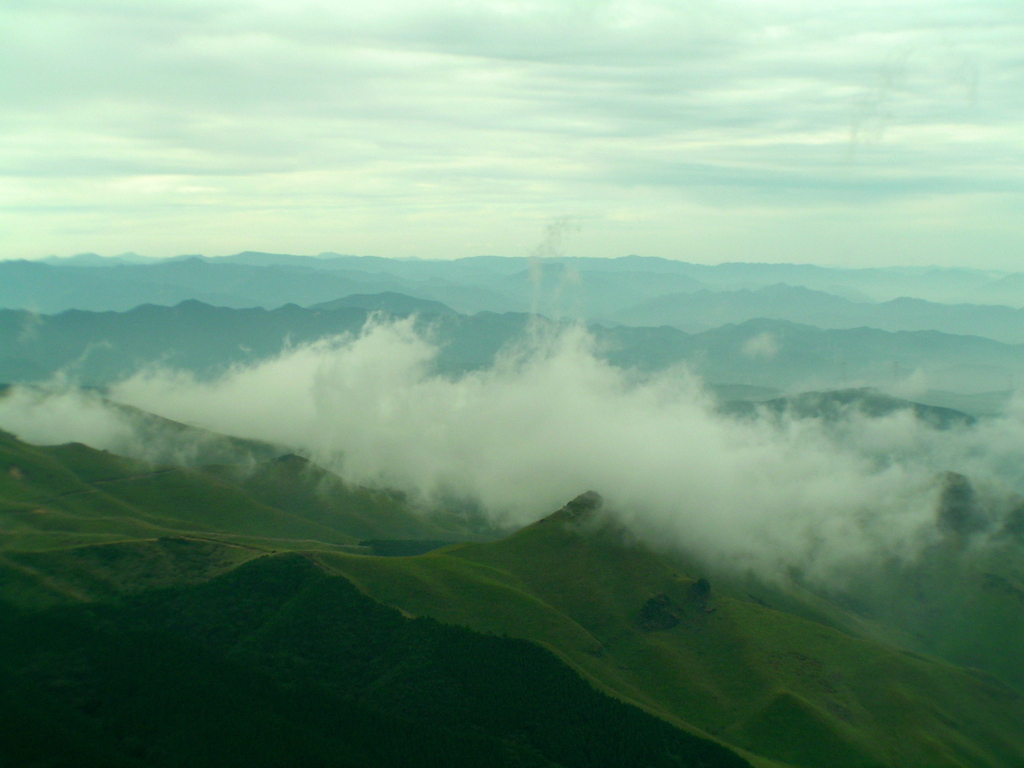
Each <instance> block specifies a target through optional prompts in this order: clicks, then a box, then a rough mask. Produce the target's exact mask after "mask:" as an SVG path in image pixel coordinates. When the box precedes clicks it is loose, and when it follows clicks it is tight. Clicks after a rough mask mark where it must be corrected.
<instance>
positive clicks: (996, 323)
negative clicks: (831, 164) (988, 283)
mask: <svg viewBox="0 0 1024 768" xmlns="http://www.w3.org/2000/svg"><path fill="white" fill-rule="evenodd" d="M755 318H766V319H771V320H788V321H790V322H794V323H802V324H805V325H813V326H816V327H818V328H859V327H867V328H878V329H881V330H884V331H941V332H943V333H954V334H959V335H973V336H984V337H986V338H989V339H995V340H997V341H1004V342H1007V343H1010V344H1019V343H1021V342H1024V309H1013V308H1011V307H1005V306H996V305H990V304H938V303H935V302H930V301H925V300H923V299H911V298H906V297H903V298H899V299H892V300H890V301H884V302H879V303H866V302H857V301H850V300H849V299H844V298H842V297H840V296H836V295H834V294H830V293H825V292H824V291H815V290H811V289H810V288H804V287H801V286H790V285H786V284H784V283H778V284H776V285H771V286H766V287H764V288H758V289H756V290H748V289H743V290H739V291H708V290H700V291H693V292H689V293H676V294H669V295H665V296H658V297H656V298H653V299H648V300H647V301H644V302H641V303H640V304H637V305H635V306H633V307H630V308H628V309H625V310H622V311H620V312H616V313H614V314H612V315H610V316H609V317H608V318H607V320H609V321H612V322H618V323H622V324H623V325H636V326H658V325H671V326H674V327H676V328H680V329H682V330H684V331H691V332H693V331H704V330H707V329H709V328H716V327H718V326H720V325H725V324H726V323H742V322H745V321H747V320H753V319H755Z"/></svg>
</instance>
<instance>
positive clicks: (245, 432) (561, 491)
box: [0, 322, 1024, 575]
mask: <svg viewBox="0 0 1024 768" xmlns="http://www.w3.org/2000/svg"><path fill="white" fill-rule="evenodd" d="M436 354H437V348H436V347H434V346H433V345H432V344H431V342H430V341H429V340H428V339H425V338H423V337H422V336H420V335H417V333H416V332H414V330H413V326H412V325H411V323H410V322H398V323H393V324H371V325H368V326H367V327H366V328H365V329H364V331H363V332H362V333H361V334H360V335H358V336H351V337H341V338H334V339H330V340H322V341H319V342H316V343H314V344H311V345H307V346H302V347H297V348H294V349H290V350H288V351H286V352H285V353H283V354H282V355H281V356H280V357H278V358H276V359H273V360H268V361H264V362H261V363H258V364H255V365H252V366H246V367H237V368H235V369H233V370H232V371H230V372H229V373H227V374H225V375H224V376H223V377H222V378H220V379H218V380H216V381H212V382H200V381H196V380H195V379H194V378H193V377H192V376H191V375H189V374H184V373H181V372H175V371H168V370H150V371H148V372H144V373H141V374H138V375H136V376H134V377H133V378H131V379H129V380H127V381H124V382H122V383H120V384H118V385H116V386H114V387H113V388H112V389H111V392H110V395H111V397H112V398H114V399H115V400H117V401H120V402H123V403H127V404H130V405H133V406H137V407H139V408H142V409H145V410H149V411H152V412H155V413H158V414H160V415H162V416H165V417H168V418H171V419H175V420H179V421H183V422H186V423H191V424H196V425H198V426H202V427H204V428H208V429H212V430H216V431H219V432H222V433H226V434H232V435H238V436H241V437H248V438H257V439H261V440H266V441H271V442H274V443H276V444H279V445H283V446H287V447H290V448H292V449H296V450H299V451H301V452H303V453H306V454H307V455H309V456H311V457H312V458H313V459H314V460H315V461H317V462H318V463H320V464H322V465H324V466H327V467H329V468H331V469H333V470H335V471H337V472H338V473H340V474H341V475H342V476H344V477H346V478H347V479H349V480H351V481H354V482H358V483H365V484H379V485H384V486H388V487H395V488H400V489H403V490H405V491H407V492H408V493H410V494H411V495H412V496H413V497H414V498H417V499H419V500H420V501H421V502H422V503H424V504H426V505H430V504H434V503H439V500H442V499H445V498H451V497H453V496H454V497H460V498H466V499H471V500H474V501H476V502H478V503H479V504H480V505H481V506H482V507H483V508H484V509H485V510H486V511H487V512H488V513H489V514H490V515H492V516H493V518H494V519H495V521H497V522H499V523H503V524H511V525H519V524H524V523H527V522H530V521H532V520H535V519H537V518H539V517H541V516H543V515H545V514H547V513H549V512H551V511H552V510H554V509H556V508H558V507H560V506H561V505H562V504H564V503H565V501H566V500H568V499H570V498H572V497H574V496H576V495H577V494H579V493H580V492H582V491H584V490H586V489H595V490H598V491H599V492H600V493H602V494H603V495H604V496H605V497H606V499H607V506H608V507H609V508H610V509H612V510H615V511H616V512H617V514H618V515H619V517H620V519H621V520H622V521H623V522H625V524H626V525H628V526H629V527H630V528H631V530H633V531H634V532H635V533H637V534H638V535H640V536H643V537H645V538H646V539H648V540H649V541H652V542H655V543H657V544H659V545H661V546H682V547H686V548H688V549H690V550H691V551H695V552H697V553H699V554H700V555H701V556H703V557H706V558H712V559H715V560H716V561H717V562H719V563H720V564H724V563H729V564H734V565H749V566H754V567H758V568H761V569H763V570H764V571H765V572H777V571H778V570H779V569H785V568H786V567H789V566H793V565H796V566H800V567H802V568H804V569H806V570H807V572H808V573H815V572H817V573H819V574H823V575H824V574H829V573H832V572H834V571H835V570H836V569H839V568H842V567H844V566H845V565H847V564H850V563H864V562H874V561H875V559H877V558H879V557H886V556H898V557H906V558H913V557H915V556H916V554H917V553H918V552H920V551H921V549H922V547H924V546H925V545H927V544H928V543H930V542H933V541H934V540H935V539H936V538H937V537H938V536H940V535H941V532H940V530H939V529H938V528H937V526H936V509H937V506H938V499H939V496H940V494H941V491H942V473H943V472H945V471H949V470H952V471H957V472H961V473H963V474H964V475H966V476H968V477H971V478H972V480H973V481H975V482H976V483H978V484H979V485H978V487H991V488H993V489H996V491H998V493H997V495H998V494H1002V497H1004V498H1005V497H1006V496H1007V493H1008V492H1009V491H1008V489H1013V490H1017V491H1021V490H1024V470H1022V469H1021V467H1024V455H1022V453H1024V449H1022V448H1021V446H1022V445H1024V440H1022V439H1021V437H1022V436H1024V411H1022V412H1020V413H1013V414H1011V415H1010V416H1009V417H1007V418H1006V419H1002V420H996V421H991V422H982V423H980V424H979V425H977V426H975V427H973V428H959V429H955V430H944V431H938V430H935V429H933V428H931V427H929V426H928V425H927V424H924V423H922V422H920V421H918V420H916V419H915V418H914V417H913V415H912V414H911V413H910V412H909V411H903V412H896V413H893V414H891V415H889V416H886V417H884V418H865V417H862V416H860V415H858V414H857V413H856V412H852V411H851V412H850V413H848V414H847V418H845V419H841V420H839V421H836V422H823V421H821V420H818V419H781V420H780V419H760V420H742V419H733V418H727V417H724V416H722V415H720V414H719V413H717V411H716V410H715V406H714V403H713V402H712V400H711V399H710V398H709V396H708V395H707V394H706V393H705V392H704V391H703V390H702V388H701V386H700V382H699V381H697V380H695V379H694V378H692V377H691V376H689V375H688V374H687V373H686V372H685V371H680V370H676V371H673V372H668V373H664V374H660V375H657V376H653V377H649V378H639V379H638V378H637V376H636V374H635V373H632V374H631V373H628V372H625V371H623V370H621V369H617V368H614V367H612V366H610V365H608V364H606V363H604V362H602V361H601V360H599V359H598V358H597V357H596V356H595V355H594V353H593V340H592V339H591V338H590V337H589V336H587V334H586V333H585V332H583V331H582V330H580V329H578V328H575V329H570V330H568V331H564V332H561V333H558V334H555V335H551V336H547V337H537V336H536V335H535V336H534V337H533V338H532V340H531V341H529V342H524V345H523V346H520V347H518V348H514V349H510V350H508V351H507V353H506V354H505V355H504V356H503V357H502V358H501V359H500V360H499V362H498V363H497V364H496V365H495V366H494V367H493V368H492V369H488V370H485V371H478V372H473V373H470V374H466V375H464V376H461V377H458V378H447V377H443V376H437V375H434V374H432V373H431V372H430V371H431V365H430V363H431V361H432V359H433V357H434V356H435V355H436ZM16 397H17V398H20V399H16V400H13V401H12V400H11V399H10V398H8V400H6V401H0V403H2V404H0V426H3V427H4V428H6V429H9V430H12V431H14V432H15V433H17V434H19V435H22V436H24V437H25V438H26V439H29V440H36V441H42V442H49V441H60V440H64V439H79V440H82V441H85V442H89V443H91V444H94V445H99V446H100V447H113V446H114V445H122V446H123V445H125V444H127V443H126V441H127V439H128V438H127V437H126V435H125V433H124V425H123V424H120V423H119V422H117V420H116V419H115V420H114V421H113V422H112V423H106V422H104V420H103V417H102V408H101V406H100V404H99V403H98V401H97V400H90V399H88V398H87V397H84V396H82V395H76V394H73V393H69V394H63V395H60V396H56V397H55V398H52V399H50V400H45V399H37V400H36V401H35V404H34V405H32V407H26V403H29V399H27V398H29V396H28V395H26V394H24V393H23V392H22V393H19V394H17V395H16ZM83 398H84V399H83ZM29 404H30V405H31V403H29ZM44 416H45V418H44ZM999 489H1002V490H999ZM996 491H993V493H996Z"/></svg>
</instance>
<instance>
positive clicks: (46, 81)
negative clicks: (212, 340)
mask: <svg viewBox="0 0 1024 768" xmlns="http://www.w3.org/2000/svg"><path fill="white" fill-rule="evenodd" d="M1021 94H1024V3H1021V2H1020V0H976V1H968V0H887V2H879V1H877V0H832V1H828V0H823V1H819V2H806V1H803V0H728V1H723V0H699V1H695V2H690V1H689V0H686V1H684V2H643V1H637V2H583V1H579V2H558V1H557V0H549V1H548V2H543V3H538V2H519V1H517V0H496V1H490V0H476V1H475V2H460V1H459V0H446V1H445V2H443V3H441V2H435V1H434V0H416V2H403V1H401V0H399V1H394V0H381V1H380V2H375V3H373V4H367V5H365V6H364V5H363V4H361V3H359V4H357V3H337V2H310V1H309V0H288V1H287V2H285V1H284V0H263V1H259V0H245V1H243V0H201V1H199V0H147V2H145V3H140V2H138V1H137V0H0V258H40V257H44V256H48V255H51V254H56V255H62V256H66V255H71V254H74V253H79V252H86V251H92V252H97V253H101V254H105V255H113V254H117V253H122V252H128V251H131V252H136V253H141V254H145V255H149V256H157V257H160V256H171V255H177V254H183V253H203V254H206V255H211V256H212V255H222V254H229V253H235V252H238V251H242V250H261V251H272V252H287V253H308V254H316V253H320V252H325V251H333V252H339V253H356V254H375V255H380V256H393V257H408V256H415V257H420V258H456V257H462V256H472V255H478V254H498V255H505V256H525V255H530V254H531V253H532V252H534V251H535V250H536V248H537V246H538V243H541V242H543V240H544V233H545V231H546V230H547V229H548V228H550V226H551V223H552V222H567V223H568V225H569V226H567V227H566V232H567V233H568V234H567V235H566V236H565V237H563V238H562V248H563V249H564V252H565V253H567V254H568V255H574V256H606V257H613V256H622V255H626V254H631V253H636V254H641V255H647V256H661V257H665V258H677V259H685V260H687V261H695V262H704V263H718V262H721V261H787V262H814V263H819V264H829V265H844V266H883V265H896V264H898V265H920V266H924V265H933V264H935V265H944V266H974V267H982V268H989V269H1006V270H1014V271H1016V270H1018V269H1020V268H1021V263H1022V260H1024V97H1022V95H1021Z"/></svg>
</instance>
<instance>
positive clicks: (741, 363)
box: [0, 296, 1024, 412]
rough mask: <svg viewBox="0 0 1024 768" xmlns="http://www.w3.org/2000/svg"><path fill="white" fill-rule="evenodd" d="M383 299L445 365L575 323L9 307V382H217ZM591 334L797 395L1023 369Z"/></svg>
mask: <svg viewBox="0 0 1024 768" xmlns="http://www.w3.org/2000/svg"><path fill="white" fill-rule="evenodd" d="M375 302H376V304H377V305H379V306H381V307H383V306H384V305H385V303H387V305H388V306H390V307H393V308H394V311H393V314H394V315H395V316H402V315H404V314H405V311H406V310H410V309H413V308H416V309H417V311H418V312H419V327H420V328H421V330H423V331H424V332H425V333H429V335H430V337H431V338H432V339H433V340H434V341H435V342H436V343H437V344H438V346H439V351H438V355H437V358H436V360H435V361H434V366H435V370H436V371H438V372H441V373H445V374H459V373H464V372H466V371H471V370H478V369H481V368H486V367H488V366H490V365H491V364H492V363H493V361H494V359H495V355H496V354H497V353H498V352H499V351H500V350H501V349H503V348H505V347H506V346H507V345H509V344H510V343H512V342H513V341H515V340H524V339H528V329H530V328H533V329H537V328H543V329H545V330H546V331H555V330H557V329H559V328H564V327H567V326H568V325H569V321H553V320H548V319H546V318H543V317H535V316H531V315H527V314H522V313H506V314H495V313H489V312H481V313H478V314H476V315H472V316H469V315H458V314H454V313H452V312H449V311H443V310H442V309H439V308H437V307H436V306H435V305H433V304H424V303H422V302H419V301H417V300H415V299H411V298H409V299H406V298H398V297H397V296H392V297H391V298H389V299H380V298H376V299H371V298H363V297H360V298H357V299H352V300H351V301H349V300H348V299H344V300H342V301H341V302H340V304H342V305H345V306H340V307H338V308H334V309H330V308H324V309H304V308H302V307H298V306H295V305H286V306H284V307H280V308H278V309H275V310H264V309H258V308H257V309H231V308H226V307H213V306H210V305H207V304H203V303H201V302H196V301H188V302H182V303H181V304H178V305H177V306H174V307H162V306H155V305H144V306H140V307H136V308H135V309H133V310H130V311H128V312H124V313H114V312H84V311H80V310H73V311H68V312H63V313H60V314H57V315H38V314H33V313H30V312H26V311H18V310H0V381H5V382H8V383H16V382H39V381H46V380H48V379H49V378H50V377H52V376H53V375H54V374H55V373H57V372H58V371H60V372H61V373H62V375H64V376H66V377H67V378H68V379H70V380H71V381H73V382H76V383H79V384H84V385H96V386H102V385H104V384H107V383H110V382H112V381H117V380H119V379H123V378H125V377H127V376H130V375H131V374H132V373H135V372H136V371H139V370H140V369H142V368H144V367H146V366H151V365H160V366H163V367H166V368H170V369H178V370H184V371H190V372H192V373H195V374H196V375H198V376H200V377H201V378H211V377H215V376H217V375H219V374H221V373H223V372H224V371H225V370H227V369H228V368H229V367H230V366H232V365H237V364H251V363H255V362H258V361H260V360H266V359H268V358H270V357H274V356H276V355H278V354H280V353H281V352H282V351H284V350H285V349H287V348H289V347H290V346H296V345H299V344H303V343H307V342H312V341H315V340H317V339H321V338H324V337H327V336H336V335H345V334H355V333H358V332H359V330H360V329H361V328H362V327H363V325H364V324H365V323H366V320H367V318H368V317H369V314H370V312H369V310H368V309H366V308H362V307H359V306H349V305H348V304H359V303H362V304H370V305H371V306H372V305H374V303H375ZM431 309H434V310H436V312H431V311H430V310H431ZM445 309H447V308H445ZM590 331H591V333H592V334H593V335H594V337H595V339H596V341H597V346H596V352H597V354H599V355H600V356H601V357H603V358H604V359H606V360H608V361H609V362H611V363H613V364H615V365H618V366H620V367H623V368H627V369H639V370H643V371H660V370H665V369H667V368H669V367H671V366H674V365H679V364H685V365H686V366H688V367H689V368H690V370H692V371H693V372H694V373H696V374H697V375H699V376H700V377H702V378H703V379H704V380H705V381H706V382H709V383H710V384H725V385H744V386H748V387H750V386H753V387H761V388H772V389H776V390H787V389H828V388H837V387H850V386H874V387H881V388H898V387H902V386H904V385H905V384H907V383H912V384H913V385H914V387H915V388H916V389H917V390H919V391H922V392H923V391H924V390H927V389H930V390H940V391H946V392H960V393H969V394H976V393H985V392H989V393H991V392H995V391H1003V392H1006V391H1008V390H1012V389H1013V388H1014V382H1015V381H1016V380H1019V378H1020V377H1021V376H1024V345H1010V344H1003V343H1000V342H997V341H993V340H991V339H985V338H982V337H977V336H955V335H952V334H944V333H940V332H936V331H913V332H910V331H900V332H895V333H893V332H887V331H880V330H876V329H871V328H853V329H844V330H821V329H818V328H814V327H811V326H806V325H799V324H796V323H790V322H787V321H781V320H760V319H759V320H749V321H746V322H743V323H739V324H727V325H724V326H721V327H718V328H714V329H711V330H708V331H704V332H701V333H695V334H690V333H686V332H684V331H681V330H678V329H675V328H671V327H667V326H662V327H659V328H636V327H627V326H617V327H604V326H600V325H591V326H590ZM938 404H942V403H938ZM982 405H985V404H982ZM991 405H992V404H987V405H985V407H989V406H991ZM957 407H958V406H957ZM985 412H987V411H985Z"/></svg>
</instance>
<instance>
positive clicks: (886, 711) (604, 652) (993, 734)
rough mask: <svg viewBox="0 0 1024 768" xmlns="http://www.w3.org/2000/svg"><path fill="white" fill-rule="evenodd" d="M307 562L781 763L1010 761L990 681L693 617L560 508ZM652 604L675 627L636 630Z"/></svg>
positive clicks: (1017, 738) (863, 647)
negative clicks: (554, 656)
mask: <svg viewBox="0 0 1024 768" xmlns="http://www.w3.org/2000/svg"><path fill="white" fill-rule="evenodd" d="M321 557H322V559H323V561H324V562H325V563H327V564H328V565H329V566H330V567H332V568H334V569H336V570H337V571H338V572H341V573H344V574H345V575H347V576H349V577H350V578H352V579H353V580H354V581H355V582H356V583H357V584H359V585H360V586H361V588H363V589H364V590H365V591H366V592H367V593H369V594H371V595H372V596H374V597H376V598H377V599H379V600H382V601H384V602H388V603H390V604H393V605H396V606H398V607H399V608H401V609H403V610H405V611H408V612H409V613H412V614H417V615H428V616H433V617H435V618H438V619H440V620H443V621H449V622H453V623H459V624H465V625H467V626H470V627H472V628H475V629H480V630H486V631H492V632H498V633H506V634H509V635H511V636H516V637H525V638H528V639H533V640H536V641H538V642H542V643H545V644H548V645H549V646H550V647H552V648H554V649H556V650H557V651H558V652H559V653H560V654H561V655H562V656H563V657H564V658H566V659H567V660H569V661H570V662H571V663H573V664H574V665H575V666H576V667H577V668H578V669H580V670H581V671H583V672H584V673H585V674H587V675H589V676H591V677H592V678H593V679H596V680H599V681H601V683H602V684H604V685H605V686H607V687H608V689H610V690H613V691H615V692H616V693H618V694H619V695H621V696H623V697H625V698H628V699H630V700H634V701H636V702H638V703H640V704H642V705H644V706H646V707H648V708H650V709H652V710H653V711H657V712H659V713H662V714H664V715H667V716H670V717H673V718H678V719H679V720H682V721H685V722H688V723H691V724H693V725H696V726H698V727H699V728H701V729H703V730H705V731H707V732H708V733H711V734H715V735H716V736H718V737H719V738H721V739H723V740H724V741H726V742H727V743H732V744H735V745H738V746H742V747H745V748H748V749H750V750H752V751H754V752H756V753H758V754H760V755H764V756H768V757H772V758H775V759H778V760H780V761H783V762H786V763H788V764H791V765H800V766H822V767H825V766H828V767H829V768H831V767H833V766H869V765H887V766H901V768H902V767H903V766H922V768H923V767H924V766H928V767H929V768H932V767H934V768H938V767H939V766H963V767H964V768H966V767H967V766H971V767H972V768H974V767H977V766H997V765H1007V766H1008V765H1022V764H1024V728H1022V724H1024V701H1022V699H1021V697H1020V696H1019V695H1018V694H1016V693H1015V692H1013V691H1012V690H1010V689H1009V688H1007V687H1006V686H1004V685H1002V684H1000V683H999V682H998V681H996V680H994V679H992V678H989V677H987V676H985V675H983V674H980V673H978V674H975V673H971V672H969V671H966V670H963V669H960V668H957V667H954V666H952V665H950V664H947V663H945V662H942V661H939V660H937V659H934V658H926V657H920V656H915V655H911V654H908V653H904V652H900V651H897V650H895V649H893V648H891V647H887V646H883V645H881V644H879V643H877V642H874V641H871V640H868V639H863V638H858V637H855V636H853V635H850V634H847V633H845V632H843V631H840V630H839V629H836V628H835V627H832V626H828V625H826V624H823V623H819V622H814V621H809V620H808V619H805V618H800V617H798V616H795V615H793V614H791V613H783V612H780V611H777V610H773V609H771V608H768V607H765V606H761V605H758V604H757V603H754V602H750V601H744V600H739V599H735V598H730V597H727V596H725V595H723V594H720V593H717V592H715V591H713V592H712V596H711V598H710V602H709V603H707V604H704V603H703V602H701V601H700V600H698V599H696V598H695V597H694V596H693V584H694V580H693V579H692V578H690V577H688V576H687V575H685V574H684V573H680V572H679V571H678V569H674V568H673V567H670V566H669V565H668V564H666V563H665V562H663V561H662V560H660V559H659V558H658V557H656V556H654V555H653V554H652V553H651V552H649V551H647V550H645V549H644V548H642V547H639V546H627V545H624V544H622V543H621V541H620V540H619V538H618V537H617V536H616V535H615V534H614V532H613V531H611V530H609V529H605V530H604V531H597V532H584V531H582V530H580V529H579V528H577V526H576V524H575V523H573V522H571V521H570V520H569V519H568V516H567V515H566V512H565V511H563V512H561V513H557V514H556V515H554V516H552V517H550V518H547V519H545V520H544V521H541V522H539V523H536V524H534V525H533V526H531V527H529V528H527V529H524V530H523V531H521V532H519V533H518V534H516V535H514V536H512V537H509V538H508V539H505V540H503V541H500V542H495V543H491V544H473V545H460V546H456V547H452V548H449V549H447V550H443V551H440V552H436V553H431V554H428V555H425V556H422V557H418V558H408V559H401V558H399V559H388V560H385V559H380V558H365V557H353V556H345V555H343V554H324V555H322V556H321ZM661 593H664V594H665V595H667V596H668V597H669V600H670V601H671V603H672V604H673V605H675V606H676V613H677V614H678V616H679V619H680V622H679V624H678V625H677V626H675V627H672V628H670V629H664V630H654V631H646V630H644V629H641V628H640V627H639V626H638V624H637V616H638V614H639V612H640V611H641V609H642V607H643V605H644V603H645V602H646V601H647V600H649V599H650V598H651V597H652V596H654V595H657V594H661ZM811 612H812V611H810V610H809V611H808V613H811Z"/></svg>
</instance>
